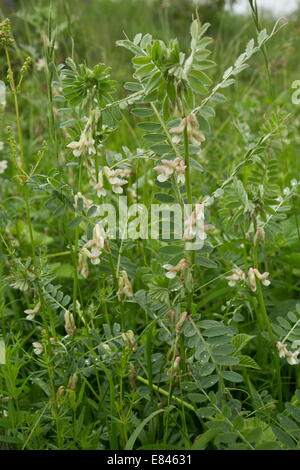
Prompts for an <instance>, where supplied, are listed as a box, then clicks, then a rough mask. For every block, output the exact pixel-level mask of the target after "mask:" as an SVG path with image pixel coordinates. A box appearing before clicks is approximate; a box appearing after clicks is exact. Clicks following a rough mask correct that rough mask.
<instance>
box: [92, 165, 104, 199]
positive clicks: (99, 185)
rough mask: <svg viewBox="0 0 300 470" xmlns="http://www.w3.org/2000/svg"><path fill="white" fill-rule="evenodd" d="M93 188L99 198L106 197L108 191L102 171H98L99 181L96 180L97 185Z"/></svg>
mask: <svg viewBox="0 0 300 470" xmlns="http://www.w3.org/2000/svg"><path fill="white" fill-rule="evenodd" d="M93 187H94V190H95V191H96V193H97V196H98V197H101V196H103V197H104V196H106V191H105V189H104V185H103V171H102V170H99V171H98V175H97V180H95V184H94V185H93Z"/></svg>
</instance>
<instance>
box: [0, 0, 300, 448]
mask: <svg viewBox="0 0 300 470" xmlns="http://www.w3.org/2000/svg"><path fill="white" fill-rule="evenodd" d="M125 3H126V2H125ZM58 4H59V2H57V5H58ZM251 4H252V11H253V12H254V20H255V25H256V29H257V37H255V38H254V39H250V40H249V38H248V37H247V38H246V35H247V34H248V33H247V31H246V30H242V29H241V31H245V32H244V33H243V35H237V36H234V42H235V41H236V44H235V47H234V48H233V46H232V44H231V43H230V41H229V42H228V41H227V40H226V50H225V49H224V48H223V46H222V43H220V40H219V39H218V38H216V39H215V42H216V45H215V46H214V41H213V39H212V38H210V37H208V36H207V31H208V29H209V24H208V23H202V22H201V21H200V19H199V18H198V16H197V17H195V18H194V19H193V20H192V22H191V25H190V34H189V40H188V44H185V42H184V40H183V41H179V40H178V39H176V38H175V39H165V40H164V41H163V40H161V39H156V38H155V37H154V36H152V35H150V34H148V33H146V34H142V33H138V34H136V35H134V36H133V37H132V36H131V35H130V34H129V33H128V35H129V36H130V37H132V39H130V38H129V37H127V36H125V39H123V40H118V41H117V46H119V47H118V48H117V50H118V52H116V54H120V55H119V57H120V61H123V62H120V63H125V61H127V62H128V67H121V66H119V67H118V65H119V64H116V65H117V67H114V66H113V67H112V68H110V67H107V66H106V65H105V64H104V63H102V62H101V63H98V64H94V65H90V63H92V61H89V60H88V55H87V56H86V57H87V59H85V60H83V59H81V60H80V57H82V55H81V54H82V50H84V49H81V47H84V46H83V44H84V43H83V42H81V39H80V37H79V35H78V38H77V39H78V41H75V39H76V38H75V37H74V41H73V38H72V47H69V46H70V45H69V42H68V41H66V36H68V37H69V36H70V37H72V34H73V33H72V31H74V30H73V28H75V26H76V25H75V23H74V21H73V18H72V15H70V11H69V10H68V6H65V10H64V11H65V15H67V18H66V20H67V21H66V22H63V23H61V22H60V20H59V15H58V13H57V12H58V10H59V5H58V6H57V5H56V6H55V5H53V7H52V9H50V11H48V10H47V9H44V8H38V7H36V9H34V11H32V12H31V14H30V15H29V14H28V15H26V14H25V15H24V14H23V15H20V18H22V19H20V21H23V22H25V24H26V25H27V26H28V24H41V25H43V24H45V22H48V24H47V34H46V33H45V34H43V48H41V45H40V42H41V38H37V37H36V33H32V32H31V29H32V28H27V27H26V28H24V31H25V32H26V35H27V34H28V36H26V38H25V37H24V38H23V36H22V35H21V37H22V38H23V39H22V40H21V39H20V40H19V39H17V34H14V37H13V35H12V32H11V27H10V22H9V20H4V21H3V22H2V23H1V24H0V46H1V48H2V49H1V50H2V52H3V56H1V58H0V60H1V61H2V62H1V64H2V65H3V67H2V69H3V70H4V69H5V73H2V75H1V77H0V79H1V81H0V139H1V143H2V142H3V145H1V146H0V153H1V155H0V180H1V185H0V247H1V251H0V330H1V334H2V335H3V338H4V340H5V345H6V351H5V353H6V358H5V359H6V361H2V362H3V363H2V362H1V357H2V356H1V351H0V362H1V366H0V412H1V419H0V428H1V432H0V447H1V448H2V447H3V448H12V449H113V450H117V449H126V450H132V449H133V448H134V449H153V450H155V449H158V450H159V449H166V450H169V449H194V450H197V449H198V450H201V449H215V450H217V449H220V450H223V449H237V450H238V449H247V450H254V449H255V450H259V449H293V448H299V445H300V441H299V430H298V427H299V422H300V420H299V413H300V392H299V388H300V387H299V371H298V365H299V360H300V356H299V351H300V347H299V344H300V327H299V321H300V320H299V314H300V313H299V305H298V303H297V298H298V294H299V282H298V278H299V257H298V251H297V250H298V244H299V240H300V230H299V226H300V225H299V181H298V180H299V178H298V177H297V172H298V171H299V168H298V167H299V165H298V161H297V158H296V151H297V142H298V141H297V125H296V124H297V117H296V115H295V116H294V119H292V116H293V113H294V112H295V110H294V109H293V107H292V105H291V103H290V98H286V97H285V95H283V96H282V98H280V100H277V101H276V100H271V99H270V96H269V95H268V93H269V90H266V86H265V81H266V80H265V77H266V73H268V72H269V68H268V64H269V61H268V54H269V52H270V51H271V53H272V51H273V49H272V48H273V47H274V50H275V49H276V47H275V46H273V44H274V43H275V44H276V40H279V38H280V36H281V34H284V33H283V32H282V31H280V30H281V22H277V23H276V25H275V26H274V27H273V29H271V30H270V31H271V32H270V33H268V32H267V30H266V29H263V28H262V27H261V24H260V21H259V20H260V19H259V17H258V10H257V8H256V7H255V2H251ZM124 5H125V4H124ZM26 8H27V7H26ZM28 8H29V7H28ZM124 8H125V6H124ZM46 10H47V11H46ZM30 11H31V10H30ZM74 11H76V9H74ZM23 13H24V12H23ZM46 13H47V15H46ZM45 15H46V16H45ZM47 18H48V19H47ZM231 25H232V22H231ZM13 26H15V25H13ZM83 26H84V25H82V28H83ZM233 26H234V25H232V26H231V27H232V28H233ZM76 27H80V28H81V24H80V25H77V26H76ZM66 28H67V29H66ZM224 28H227V26H226V23H224ZM66 31H68V35H66ZM279 31H280V34H279ZM16 33H20V32H18V31H16ZM162 33H164V34H162V37H165V38H167V37H168V36H169V35H168V34H167V33H166V31H162ZM222 34H223V33H222ZM186 36H187V35H186V33H184V37H186ZM222 40H223V39H222ZM224 40H225V39H224ZM86 42H87V43H88V41H86ZM21 44H22V47H20V46H21ZM97 44H98V43H97ZM90 47H91V46H90ZM227 47H228V51H229V52H227ZM236 50H241V51H242V52H241V53H240V55H238V57H237V58H234V59H232V57H235V55H236ZM24 51H28V52H30V55H31V56H32V57H30V58H28V57H26V55H25V54H24ZM102 52H103V53H102ZM102 52H100V51H99V50H98V49H97V54H98V53H99V54H100V55H101V57H102V58H101V61H102V60H103V62H105V61H106V60H105V58H106V54H105V53H104V52H105V51H102ZM212 52H213V54H212ZM261 53H262V57H263V59H264V61H266V62H265V63H264V64H263V66H261V64H260V61H261V58H260V55H261ZM68 56H70V57H68ZM65 57H67V58H66V59H65ZM95 57H96V55H94V54H93V61H94V60H97V57H96V59H95ZM129 57H130V63H129ZM212 58H213V59H214V60H212ZM59 62H63V63H61V64H59ZM89 62H90V63H89ZM112 63H113V59H112ZM112 65H113V64H112ZM266 65H267V69H268V72H266V70H265V68H264V66H266ZM31 67H32V69H31ZM2 69H1V70H2ZM29 69H30V70H31V71H30V73H29ZM120 69H122V70H120ZM123 69H124V70H123ZM118 73H119V74H121V73H122V74H123V75H118ZM278 73H279V72H278ZM115 76H116V77H119V78H118V80H114V79H113V77H115ZM280 77H281V76H280ZM269 78H270V79H271V80H272V77H271V76H270V77H269ZM274 80H276V76H275V78H274ZM123 85H124V87H123ZM276 85H277V86H278V87H279V86H280V87H281V82H280V80H278V83H277V82H276ZM44 110H47V116H46V113H45V116H44ZM4 123H5V124H4ZM1 341H2V340H1ZM0 348H1V344H0ZM4 362H5V363H4Z"/></svg>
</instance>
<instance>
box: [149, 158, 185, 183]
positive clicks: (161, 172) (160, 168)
mask: <svg viewBox="0 0 300 470" xmlns="http://www.w3.org/2000/svg"><path fill="white" fill-rule="evenodd" d="M161 162H162V165H157V166H155V167H154V170H155V171H157V173H158V176H157V181H159V182H160V183H164V182H165V181H167V180H168V179H169V177H170V176H171V175H172V174H173V173H174V172H175V173H177V175H176V176H177V183H182V184H183V183H184V182H185V169H186V165H185V163H184V161H183V160H182V159H181V158H179V157H176V158H175V159H174V160H166V159H163V160H162V161H161Z"/></svg>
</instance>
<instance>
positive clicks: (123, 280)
mask: <svg viewBox="0 0 300 470" xmlns="http://www.w3.org/2000/svg"><path fill="white" fill-rule="evenodd" d="M118 284H119V289H118V292H117V296H118V299H119V300H121V299H122V298H123V297H125V296H127V297H132V296H133V290H132V285H131V282H130V281H129V279H128V275H127V272H126V271H121V272H120V274H119V279H118Z"/></svg>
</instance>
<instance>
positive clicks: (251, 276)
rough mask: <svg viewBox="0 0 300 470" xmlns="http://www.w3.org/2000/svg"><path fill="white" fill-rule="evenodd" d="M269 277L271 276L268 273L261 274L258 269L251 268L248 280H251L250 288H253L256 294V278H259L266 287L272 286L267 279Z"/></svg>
mask: <svg viewBox="0 0 300 470" xmlns="http://www.w3.org/2000/svg"><path fill="white" fill-rule="evenodd" d="M268 276H269V273H268V272H264V273H263V274H261V273H260V272H259V270H258V269H257V268H249V271H248V278H249V282H250V288H251V290H252V292H256V279H255V277H257V278H258V279H259V280H260V281H261V283H262V284H263V285H264V286H266V287H267V286H269V285H270V284H271V281H269V279H267V278H268Z"/></svg>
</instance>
